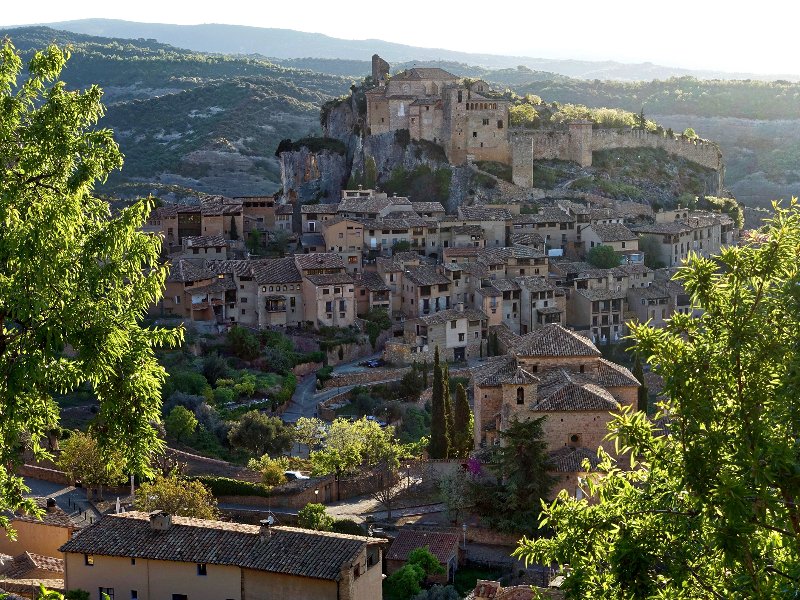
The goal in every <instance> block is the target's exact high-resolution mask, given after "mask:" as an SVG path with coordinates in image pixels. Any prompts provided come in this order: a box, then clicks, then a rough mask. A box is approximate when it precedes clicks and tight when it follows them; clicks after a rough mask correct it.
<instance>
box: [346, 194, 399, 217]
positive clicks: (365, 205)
mask: <svg viewBox="0 0 800 600" xmlns="http://www.w3.org/2000/svg"><path fill="white" fill-rule="evenodd" d="M391 205H392V199H391V198H372V197H367V198H343V199H342V201H341V202H339V209H338V211H337V212H340V213H363V214H373V213H379V212H381V211H382V210H384V209H386V208H389V206H391Z"/></svg>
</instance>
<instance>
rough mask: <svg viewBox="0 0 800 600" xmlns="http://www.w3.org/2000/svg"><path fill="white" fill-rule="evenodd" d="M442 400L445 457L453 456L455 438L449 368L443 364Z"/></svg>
mask: <svg viewBox="0 0 800 600" xmlns="http://www.w3.org/2000/svg"><path fill="white" fill-rule="evenodd" d="M442 400H443V402H444V421H445V435H446V437H447V458H452V457H453V452H454V450H455V448H454V446H453V440H454V438H455V427H456V426H455V421H454V415H453V396H452V394H451V393H450V368H449V367H448V366H447V365H444V370H443V371H442Z"/></svg>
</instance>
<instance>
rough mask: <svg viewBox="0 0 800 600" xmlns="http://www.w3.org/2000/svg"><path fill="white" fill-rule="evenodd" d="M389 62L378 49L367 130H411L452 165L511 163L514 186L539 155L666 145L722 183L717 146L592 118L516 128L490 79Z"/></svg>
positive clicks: (529, 180) (586, 157)
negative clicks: (399, 68)
mask: <svg viewBox="0 0 800 600" xmlns="http://www.w3.org/2000/svg"><path fill="white" fill-rule="evenodd" d="M389 68H390V66H389V63H387V62H386V61H385V60H383V59H382V58H381V57H380V56H378V55H377V54H375V55H373V57H372V79H373V82H374V83H375V84H376V85H375V87H373V88H372V89H370V90H367V92H366V98H367V133H369V134H371V135H377V134H381V133H387V132H391V131H397V130H402V129H407V130H408V131H409V133H410V136H411V139H413V140H428V141H430V142H433V143H435V144H439V145H441V146H442V147H443V148H444V151H445V153H446V154H447V158H448V160H449V161H450V162H451V163H452V164H462V163H464V162H471V161H480V160H488V161H497V162H501V163H504V164H507V165H511V166H512V174H513V181H514V183H515V184H517V185H519V186H522V187H532V185H533V161H534V160H547V159H560V160H569V161H573V162H576V163H578V164H580V165H581V166H583V167H588V166H591V164H592V153H593V152H596V151H599V150H610V149H613V148H642V147H650V148H662V149H664V150H665V151H667V152H669V153H670V154H674V155H678V156H682V157H683V158H685V159H687V160H690V161H692V162H695V163H697V164H699V165H702V166H704V167H706V168H709V169H713V170H715V171H717V172H718V173H719V174H720V181H719V186H718V187H719V188H721V187H722V172H723V164H722V154H721V152H720V150H719V147H718V146H717V145H716V144H713V143H710V142H706V141H703V140H689V139H684V138H672V137H665V136H663V135H659V134H653V133H648V132H646V131H636V130H619V129H615V130H608V129H596V128H595V126H594V124H593V123H592V122H591V121H573V122H571V123H569V124H568V126H567V128H566V129H521V128H515V129H511V128H510V127H509V124H510V123H509V113H508V109H509V108H510V106H511V102H510V101H509V100H506V99H504V98H503V97H502V96H501V95H500V94H499V93H498V92H495V91H492V89H491V86H490V85H489V84H488V83H487V82H486V81H483V80H470V79H462V78H459V77H457V76H456V75H453V74H452V73H448V72H447V71H445V70H444V69H438V68H416V67H415V68H412V69H408V70H406V71H403V72H401V73H398V74H396V75H394V76H392V77H389Z"/></svg>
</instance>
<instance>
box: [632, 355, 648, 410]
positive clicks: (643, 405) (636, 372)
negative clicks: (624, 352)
mask: <svg viewBox="0 0 800 600" xmlns="http://www.w3.org/2000/svg"><path fill="white" fill-rule="evenodd" d="M632 372H633V376H634V377H636V379H637V381H638V382H639V384H640V385H639V389H638V390H636V408H637V409H638V410H641V411H644V413H645V414H647V400H648V390H647V386H646V385H645V384H644V370H643V369H642V361H641V359H640V358H639V354H636V358H635V359H634V361H633V371H632Z"/></svg>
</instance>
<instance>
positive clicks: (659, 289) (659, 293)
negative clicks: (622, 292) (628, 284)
mask: <svg viewBox="0 0 800 600" xmlns="http://www.w3.org/2000/svg"><path fill="white" fill-rule="evenodd" d="M628 295H630V296H631V297H633V298H634V299H635V300H636V301H637V302H638V300H639V299H640V298H646V299H649V300H654V299H657V298H669V295H670V294H669V290H668V289H667V286H665V285H660V284H658V283H652V284H650V285H648V286H645V287H634V288H630V289H629V290H628Z"/></svg>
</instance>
